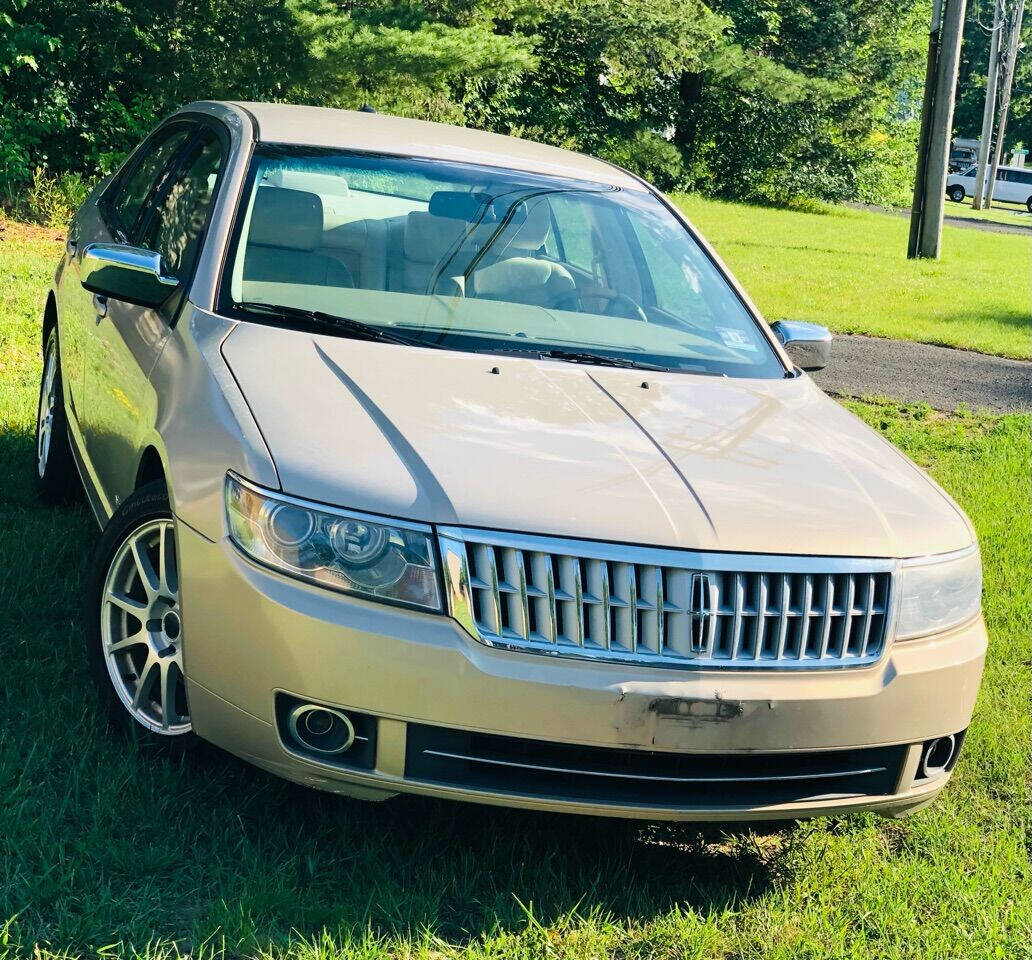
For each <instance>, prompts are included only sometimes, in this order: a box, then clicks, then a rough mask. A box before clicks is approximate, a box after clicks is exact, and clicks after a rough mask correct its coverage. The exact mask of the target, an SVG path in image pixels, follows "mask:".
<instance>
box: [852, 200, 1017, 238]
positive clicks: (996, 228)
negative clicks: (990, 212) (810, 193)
mask: <svg viewBox="0 0 1032 960" xmlns="http://www.w3.org/2000/svg"><path fill="white" fill-rule="evenodd" d="M846 206H847V207H853V209H855V210H873V211H874V212H875V213H887V214H890V215H891V216H894V217H906V218H907V219H908V220H909V219H910V211H909V210H907V209H902V208H900V207H879V206H876V205H874V204H870V203H847V204H846ZM950 207H951V204H949V203H947V204H946V212H945V214H944V215H943V218H942V219H943V223H948V224H949V225H950V226H951V227H963V228H964V229H965V230H985V231H987V232H988V233H1016V234H1018V235H1019V236H1025V237H1027V236H1029V234H1032V214H1029V215H1028V216H1029V222H1028V223H997V222H996V221H995V220H975V219H973V218H970V217H957V216H951V215H950ZM1002 209H1004V210H1007V211H1008V212H1014V213H1016V214H1018V216H1022V217H1024V216H1026V214H1025V212H1024V211H1023V210H1022V211H1018V210H1014V211H1011V208H1009V207H1004V208H1002Z"/></svg>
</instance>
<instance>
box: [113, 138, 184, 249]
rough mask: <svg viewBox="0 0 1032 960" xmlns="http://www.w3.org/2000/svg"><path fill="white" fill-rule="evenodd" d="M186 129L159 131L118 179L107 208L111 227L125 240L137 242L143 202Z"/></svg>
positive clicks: (159, 178)
mask: <svg viewBox="0 0 1032 960" xmlns="http://www.w3.org/2000/svg"><path fill="white" fill-rule="evenodd" d="M190 132H191V128H190V127H186V126H177V127H173V128H171V129H169V130H166V131H163V132H161V133H159V134H158V135H157V136H156V137H155V138H154V140H153V141H152V142H151V143H150V144H148V145H147V146H146V147H145V148H144V150H145V151H146V152H145V153H144V154H143V156H141V157H140V159H139V161H138V162H137V163H136V165H135V166H134V167H133V168H132V169H131V170H130V172H129V174H128V175H127V176H126V177H125V178H124V179H121V180H120V181H118V183H117V186H116V188H115V191H116V192H115V194H114V196H113V197H112V198H111V200H110V201H109V203H108V208H109V210H110V215H111V220H112V226H113V227H114V228H115V229H116V230H117V231H118V232H120V233H121V234H122V237H123V238H124V239H125V240H127V241H129V242H132V243H136V242H138V241H139V236H138V234H137V233H136V230H135V228H136V226H137V225H138V221H139V219H140V214H141V212H142V211H143V206H144V203H146V201H147V198H148V197H149V196H150V195H151V193H152V192H153V191H154V190H155V188H156V187H157V186H158V184H159V182H160V181H161V179H162V177H164V175H165V173H166V172H167V171H168V169H169V167H170V166H171V165H172V161H173V160H174V159H175V156H176V154H177V153H178V152H179V149H180V148H181V147H182V146H183V144H184V143H186V139H187V137H188V136H189V135H190Z"/></svg>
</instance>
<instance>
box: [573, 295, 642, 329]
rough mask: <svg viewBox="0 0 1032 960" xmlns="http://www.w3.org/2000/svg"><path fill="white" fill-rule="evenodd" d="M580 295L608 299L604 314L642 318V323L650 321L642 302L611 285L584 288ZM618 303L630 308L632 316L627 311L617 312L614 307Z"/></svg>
mask: <svg viewBox="0 0 1032 960" xmlns="http://www.w3.org/2000/svg"><path fill="white" fill-rule="evenodd" d="M580 295H581V299H582V300H583V299H588V300H590V299H591V298H592V297H598V298H599V299H601V300H605V301H607V303H606V305H605V307H604V308H603V309H602V314H603V315H604V316H607V317H625V318H627V319H628V320H640V321H641V322H642V323H648V322H649V318H648V317H647V316H646V314H645V311H644V310H642V308H641V304H639V303H636V302H635V301H634V300H632V299H631V298H630V297H629V296H627V295H626V294H625V293H619V292H618V291H616V290H613V289H611V288H610V287H590V288H588V289H587V290H582V291H581V292H580ZM618 304H621V305H623V306H624V307H626V308H627V309H628V310H630V311H631V314H630V316H628V315H627V314H626V313H616V312H615V311H614V307H616V306H617V305H618Z"/></svg>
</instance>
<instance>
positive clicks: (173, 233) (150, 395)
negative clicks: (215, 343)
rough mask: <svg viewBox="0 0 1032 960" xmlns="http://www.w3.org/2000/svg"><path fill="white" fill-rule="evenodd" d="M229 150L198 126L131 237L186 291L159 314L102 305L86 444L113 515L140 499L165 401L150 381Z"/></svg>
mask: <svg viewBox="0 0 1032 960" xmlns="http://www.w3.org/2000/svg"><path fill="white" fill-rule="evenodd" d="M224 156H225V148H224V142H223V140H222V139H221V138H220V136H219V134H218V133H217V132H216V131H215V130H214V129H213V128H211V127H209V126H207V125H203V126H197V127H194V129H193V132H191V133H189V135H188V136H187V137H186V138H185V139H184V140H182V141H181V142H180V144H179V147H178V149H177V150H176V152H175V153H174V155H173V157H172V159H171V162H170V163H166V164H165V165H164V166H163V167H162V168H161V172H160V173H158V174H157V175H156V176H155V177H154V180H153V182H152V184H151V188H150V190H149V192H148V195H147V198H146V200H145V202H144V204H143V206H142V208H141V211H140V213H139V214H138V215H137V217H136V218H135V220H134V224H133V227H132V230H131V234H130V235H129V237H128V238H127V239H128V240H129V241H131V243H132V245H133V246H137V247H144V248H146V249H148V250H153V251H155V252H157V253H158V254H159V255H160V256H161V259H162V269H163V272H164V273H166V274H169V275H171V276H174V277H176V278H177V279H178V280H179V281H180V286H179V288H178V289H177V290H176V292H175V293H174V294H173V295H172V296H171V297H170V298H169V300H168V301H167V302H166V303H165V304H163V305H162V306H161V307H159V308H150V307H142V306H137V305H135V304H131V303H127V302H125V301H120V300H116V299H114V298H107V299H106V300H105V298H97V299H98V301H99V302H97V304H96V306H97V309H96V310H95V311H94V315H95V317H96V319H95V325H96V326H95V330H94V332H93V336H92V337H90V338H89V341H88V343H87V349H86V387H85V414H84V417H83V420H84V425H83V438H84V443H85V446H86V450H87V452H88V455H89V458H90V461H91V463H92V466H93V470H94V471H95V474H96V478H97V483H98V486H99V489H100V493H101V496H102V498H103V500H104V501H105V504H106V507H107V510H108V511H109V512H111V511H113V510H115V509H116V508H117V507H118V505H119V503H120V502H121V501H122V500H123V499H124V498H125V497H126V496H127V495H128V494H129V493H131V492H132V490H133V488H134V486H135V482H136V471H137V468H138V460H139V451H140V447H141V443H142V440H143V438H144V436H145V435H146V434H147V432H148V431H149V429H150V428H151V427H152V426H153V424H154V418H155V411H156V409H157V398H156V396H155V394H154V390H153V388H152V386H151V384H150V381H149V376H150V372H151V370H152V368H153V367H154V363H155V362H156V361H157V359H158V356H159V355H160V353H161V350H162V348H163V347H164V345H165V341H166V339H167V338H168V335H169V332H170V330H171V328H172V325H173V324H174V322H175V318H176V314H177V312H178V310H179V308H180V307H181V306H182V303H183V300H184V298H185V296H186V291H187V288H188V286H189V281H190V278H191V277H192V274H193V267H194V264H195V263H196V260H197V255H198V253H199V249H200V245H201V243H202V241H203V236H204V231H205V229H206V227H207V221H208V215H209V211H210V208H211V202H212V199H213V198H214V193H215V190H216V187H217V184H218V180H219V174H220V172H221V170H222V168H223V166H224Z"/></svg>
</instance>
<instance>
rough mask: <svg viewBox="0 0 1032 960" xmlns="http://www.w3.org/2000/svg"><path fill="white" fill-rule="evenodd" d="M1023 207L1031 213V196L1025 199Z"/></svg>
mask: <svg viewBox="0 0 1032 960" xmlns="http://www.w3.org/2000/svg"><path fill="white" fill-rule="evenodd" d="M1025 209H1026V210H1027V211H1028V212H1029V213H1032V197H1029V198H1028V199H1027V200H1026V201H1025Z"/></svg>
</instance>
